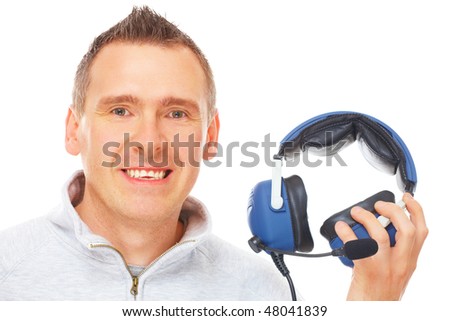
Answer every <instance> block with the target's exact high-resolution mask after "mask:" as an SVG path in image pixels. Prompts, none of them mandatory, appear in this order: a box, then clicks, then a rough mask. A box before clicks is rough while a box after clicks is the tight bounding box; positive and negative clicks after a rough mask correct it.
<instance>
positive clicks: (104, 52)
mask: <svg viewBox="0 0 450 321" xmlns="http://www.w3.org/2000/svg"><path fill="white" fill-rule="evenodd" d="M206 88H207V85H206V77H205V73H204V71H203V69H202V67H201V65H200V62H199V60H198V58H197V57H196V55H195V54H194V53H193V52H192V51H191V50H190V49H189V48H187V47H184V46H180V45H174V46H168V47H167V46H164V47H163V46H159V45H152V44H147V43H145V44H144V43H130V42H113V43H111V44H108V45H106V46H105V47H103V48H102V49H101V50H100V51H99V52H98V54H97V56H96V57H95V58H94V60H93V63H92V65H91V68H90V71H89V85H88V88H87V93H86V94H87V95H86V100H87V101H88V100H90V99H91V98H93V96H95V95H98V94H103V95H118V94H121V95H124V94H139V96H142V95H144V96H147V97H141V98H148V99H150V98H152V96H158V95H159V96H173V97H177V96H182V98H189V99H191V100H196V101H198V102H199V103H201V102H203V101H206V95H207V90H206ZM154 98H156V97H154ZM159 98H160V97H159Z"/></svg>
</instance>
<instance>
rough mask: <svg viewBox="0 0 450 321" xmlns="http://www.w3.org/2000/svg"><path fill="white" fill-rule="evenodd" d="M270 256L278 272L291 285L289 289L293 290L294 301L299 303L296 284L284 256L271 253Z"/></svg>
mask: <svg viewBox="0 0 450 321" xmlns="http://www.w3.org/2000/svg"><path fill="white" fill-rule="evenodd" d="M270 256H271V257H272V260H273V263H275V265H276V267H277V268H278V271H280V272H281V274H282V275H283V276H284V277H285V278H286V279H287V281H288V283H289V288H290V289H291V296H292V301H297V295H296V294H295V287H294V283H293V282H292V279H291V276H290V272H289V270H288V268H287V266H286V264H285V263H284V258H283V254H280V253H274V252H270Z"/></svg>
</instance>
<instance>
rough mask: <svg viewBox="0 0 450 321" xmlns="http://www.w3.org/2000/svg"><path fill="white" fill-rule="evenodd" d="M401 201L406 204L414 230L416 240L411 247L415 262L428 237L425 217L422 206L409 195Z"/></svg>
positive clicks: (405, 195)
mask: <svg viewBox="0 0 450 321" xmlns="http://www.w3.org/2000/svg"><path fill="white" fill-rule="evenodd" d="M403 201H404V202H405V204H406V208H407V210H408V212H409V213H410V216H411V217H410V219H411V222H412V224H414V226H415V228H416V238H415V243H414V247H413V252H412V255H414V260H415V262H417V259H418V257H419V253H420V251H421V249H422V246H423V244H424V242H425V239H426V238H427V236H428V227H427V225H426V222H425V216H424V213H423V210H422V206H420V204H419V203H418V202H417V201H416V200H415V199H414V198H413V197H412V196H411V194H409V193H405V194H404V195H403Z"/></svg>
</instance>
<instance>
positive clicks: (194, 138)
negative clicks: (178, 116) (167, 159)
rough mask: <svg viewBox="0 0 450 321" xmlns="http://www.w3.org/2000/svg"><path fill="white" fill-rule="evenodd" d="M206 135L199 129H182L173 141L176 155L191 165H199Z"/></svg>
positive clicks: (187, 164) (172, 145)
mask: <svg viewBox="0 0 450 321" xmlns="http://www.w3.org/2000/svg"><path fill="white" fill-rule="evenodd" d="M205 141H206V135H205V134H204V132H203V131H202V130H201V129H199V130H197V131H192V130H191V131H185V132H183V131H180V132H178V133H176V134H175V135H174V138H173V140H172V142H171V147H172V152H173V155H174V156H177V155H178V156H179V158H180V161H182V162H183V163H185V164H186V166H190V167H199V166H200V162H201V161H202V159H203V158H202V156H203V145H204V144H205Z"/></svg>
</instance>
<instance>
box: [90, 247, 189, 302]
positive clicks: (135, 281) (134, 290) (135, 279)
mask: <svg viewBox="0 0 450 321" xmlns="http://www.w3.org/2000/svg"><path fill="white" fill-rule="evenodd" d="M194 242H195V240H187V241H183V242H180V243H176V244H175V245H173V246H172V247H171V248H169V249H168V250H167V251H165V252H164V253H162V254H161V255H160V256H158V257H157V258H156V259H155V260H153V262H152V263H150V264H149V265H148V266H147V267H145V268H144V269H143V270H142V271H141V272H140V273H139V274H138V275H133V272H131V269H130V267H129V266H128V264H127V261H126V260H125V257H124V256H123V255H122V253H121V252H120V251H119V250H118V249H116V248H115V247H114V246H112V245H109V244H105V243H89V244H88V247H89V248H91V249H94V248H99V247H104V248H108V249H111V250H113V251H115V252H116V253H117V254H119V256H120V258H121V259H122V261H123V264H124V265H125V268H126V269H127V271H128V273H129V274H130V276H131V289H130V293H131V295H133V297H134V300H135V301H136V296H137V295H138V287H139V278H140V277H141V276H142V275H143V274H144V273H145V272H147V270H148V269H150V268H151V267H152V266H153V265H155V263H156V262H158V261H159V260H160V259H161V258H163V257H164V256H165V255H166V254H167V253H169V252H170V251H172V250H173V249H175V248H177V247H179V246H181V245H184V244H187V243H194Z"/></svg>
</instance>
